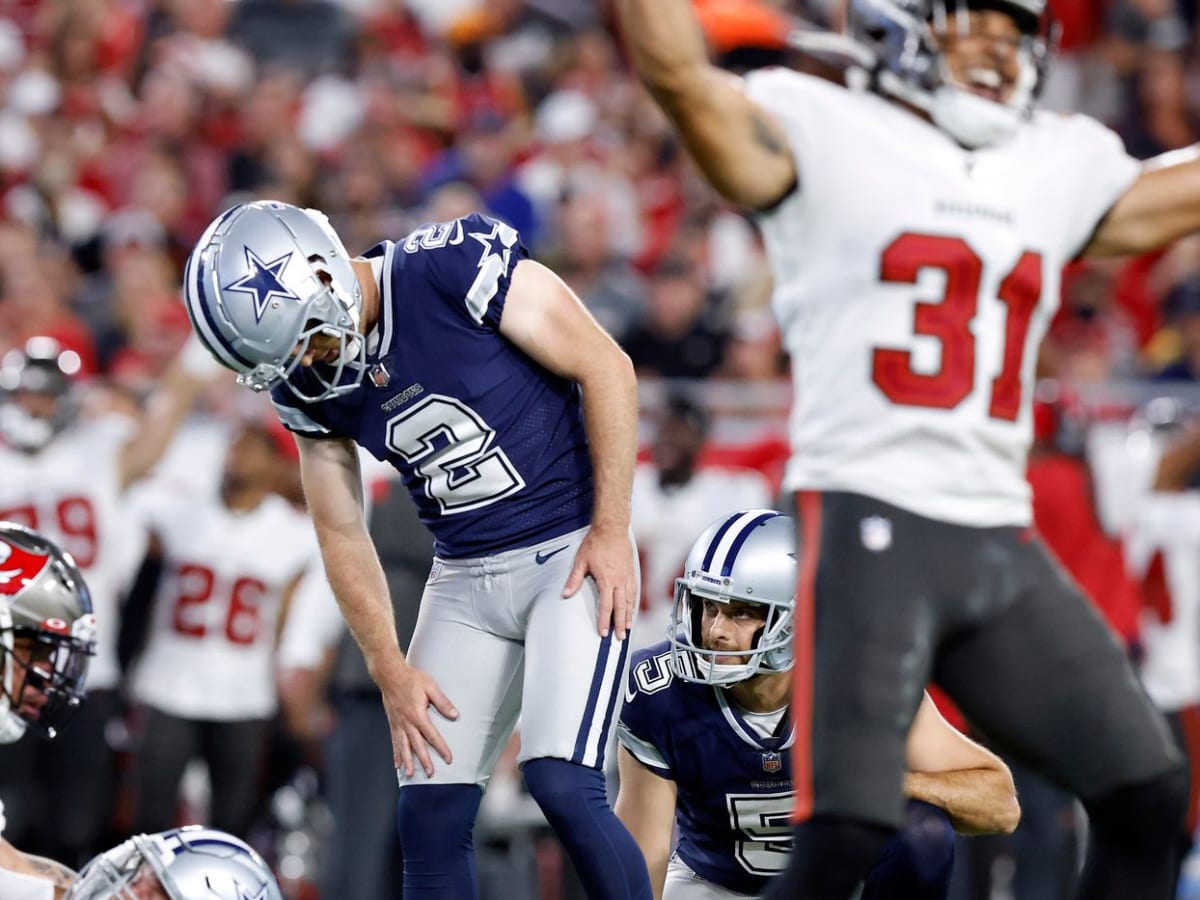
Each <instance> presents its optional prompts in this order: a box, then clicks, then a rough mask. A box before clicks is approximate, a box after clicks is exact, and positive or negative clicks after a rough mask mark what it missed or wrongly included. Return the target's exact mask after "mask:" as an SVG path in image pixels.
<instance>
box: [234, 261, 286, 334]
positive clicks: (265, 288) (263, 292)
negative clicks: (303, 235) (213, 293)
mask: <svg viewBox="0 0 1200 900" xmlns="http://www.w3.org/2000/svg"><path fill="white" fill-rule="evenodd" d="M291 258H292V253H291V251H288V252H287V253H285V254H283V256H280V257H278V258H276V259H273V260H271V261H270V262H263V261H262V260H261V259H259V258H258V254H257V253H255V252H254V251H253V250H251V249H250V248H249V247H247V248H246V266H247V268H249V270H250V271H249V272H247V273H246V274H245V275H243V276H242V277H241V278H239V279H238V280H237V281H235V282H233V283H232V284H227V285H225V290H227V291H240V292H242V293H244V294H253V295H254V321H255V322H256V323H257V322H261V321H262V317H263V314H264V313H266V311H267V304H268V303H270V302H271V298H272V297H279V298H280V299H282V300H295V301H296V302H297V303H299V302H300V298H299V297H297V296H296V295H295V294H294V293H292V291H291V290H289V289H288V288H287V287H285V286H284V285H283V283H282V282H281V281H280V280H279V279H280V277H281V276H282V275H283V270H284V268H285V267H286V266H287V264H288V260H290V259H291Z"/></svg>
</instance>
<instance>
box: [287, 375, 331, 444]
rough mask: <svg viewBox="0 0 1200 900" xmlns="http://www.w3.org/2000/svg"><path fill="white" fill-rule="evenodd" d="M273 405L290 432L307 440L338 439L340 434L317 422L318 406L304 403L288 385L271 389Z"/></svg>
mask: <svg viewBox="0 0 1200 900" xmlns="http://www.w3.org/2000/svg"><path fill="white" fill-rule="evenodd" d="M271 405H272V406H274V407H275V412H276V413H277V414H278V415H279V421H280V422H282V423H283V427H284V428H286V429H287V430H288V431H290V432H292V433H294V434H298V435H300V436H301V437H307V438H337V437H341V435H340V434H338V433H337V432H335V431H334V430H333V429H332V428H330V427H329V426H327V425H324V424H322V423H321V422H319V421H317V417H318V416H319V415H320V414H319V412H318V411H317V409H316V406H317V404H314V403H304V402H302V401H301V400H300V398H299V397H297V396H296V395H295V394H293V393H292V392H291V391H290V390H288V386H287V385H286V384H277V385H275V387H273V388H271Z"/></svg>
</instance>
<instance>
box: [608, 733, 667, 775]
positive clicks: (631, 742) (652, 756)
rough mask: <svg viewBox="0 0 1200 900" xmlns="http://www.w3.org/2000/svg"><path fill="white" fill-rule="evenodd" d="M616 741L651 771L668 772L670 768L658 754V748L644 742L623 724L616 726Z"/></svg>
mask: <svg viewBox="0 0 1200 900" xmlns="http://www.w3.org/2000/svg"><path fill="white" fill-rule="evenodd" d="M617 740H619V741H620V742H621V746H622V747H624V748H625V749H626V750H628V751H629V752H630V753H631V754H633V757H634V759H636V760H637V761H638V762H640V763H641V764H642V765H644V766H649V767H650V768H651V769H658V770H659V771H662V772H670V771H671V766H670V764H668V763H667V760H666V758H665V757H664V756H663V755H662V754H661V753H659V752H658V748H657V747H655V746H654V745H653V744H651V743H650V742H649V741H644V740H642V739H641V738H640V737H638V736H637V735H636V734H634V733H633V732H632V731H630V730H629V727H628V726H627V725H626V724H625V723H624V722H619V723H618V724H617Z"/></svg>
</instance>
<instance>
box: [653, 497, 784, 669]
mask: <svg viewBox="0 0 1200 900" xmlns="http://www.w3.org/2000/svg"><path fill="white" fill-rule="evenodd" d="M795 542H796V537H795V524H794V522H793V521H792V519H791V518H789V517H787V516H783V515H780V514H779V513H777V512H775V511H774V510H764V509H752V510H747V511H745V512H740V513H734V514H733V515H730V516H723V517H722V518H721V519H719V520H717V521H716V522H713V523H712V524H710V525H709V526H708V528H706V529H705V530H704V532H703V533H701V535H700V537H699V538H698V539H697V540H696V542H695V544H693V545H692V549H691V552H690V553H689V554H688V558H687V561H686V562H685V563H684V574H683V577H682V578H679V579H676V581H675V602H674V604H673V605H672V607H671V625H670V630H669V631H668V634H667V640H668V643H669V645H670V653H671V668H672V670H673V672H674V674H676V675H677V676H678V677H680V678H681V679H683V680H684V681H693V682H699V683H702V684H714V685H732V684H737V683H739V682H742V681H746V680H747V679H749V678H753V677H755V676H756V675H766V674H775V673H779V672H786V671H788V670H789V669H791V667H792V662H793V659H794V651H793V646H792V619H793V611H794V608H795V596H796V554H795ZM706 601H712V602H716V603H725V604H729V603H739V604H752V605H754V606H757V607H760V608H763V609H764V610H765V613H766V614H765V617H764V619H763V622H762V625H761V627H760V628H759V629H758V630H757V633H756V634H755V635H754V638H753V640H752V641H751V645H750V646H749V647H748V648H747V649H745V650H728V649H720V650H711V649H708V648H706V647H705V646H704V604H705V602H706ZM721 657H733V658H736V659H737V660H738V662H735V663H729V662H719V661H718V659H719V658H721Z"/></svg>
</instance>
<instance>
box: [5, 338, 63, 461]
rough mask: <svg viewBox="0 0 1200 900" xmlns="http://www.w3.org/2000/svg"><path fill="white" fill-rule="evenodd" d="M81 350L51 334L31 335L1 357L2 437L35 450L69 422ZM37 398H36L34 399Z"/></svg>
mask: <svg viewBox="0 0 1200 900" xmlns="http://www.w3.org/2000/svg"><path fill="white" fill-rule="evenodd" d="M81 365H82V363H81V361H80V359H79V354H78V353H76V352H75V351H74V350H69V349H66V348H64V347H63V346H62V345H61V344H59V342H58V341H56V340H55V339H54V338H52V337H45V336H39V337H31V338H30V339H29V340H27V341H26V342H25V343H24V345H23V346H21V347H16V348H14V349H12V350H9V351H8V352H7V353H6V354H4V358H3V359H2V360H0V438H2V439H3V440H4V442H5V443H7V444H8V445H9V446H11V447H14V448H16V449H17V450H20V451H22V452H25V453H36V452H38V451H39V450H41V449H42V448H43V447H45V446H46V445H47V444H49V443H50V441H51V440H53V439H54V437H55V436H57V435H58V434H60V433H61V432H62V431H63V430H65V429H66V428H67V426H68V425H70V424H71V421H72V420H73V419H74V418H75V413H76V410H77V403H76V402H75V398H74V396H73V392H72V389H71V382H72V379H73V378H74V377H75V376H76V375H78V374H79V370H80V368H81ZM35 401H36V402H35Z"/></svg>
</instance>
